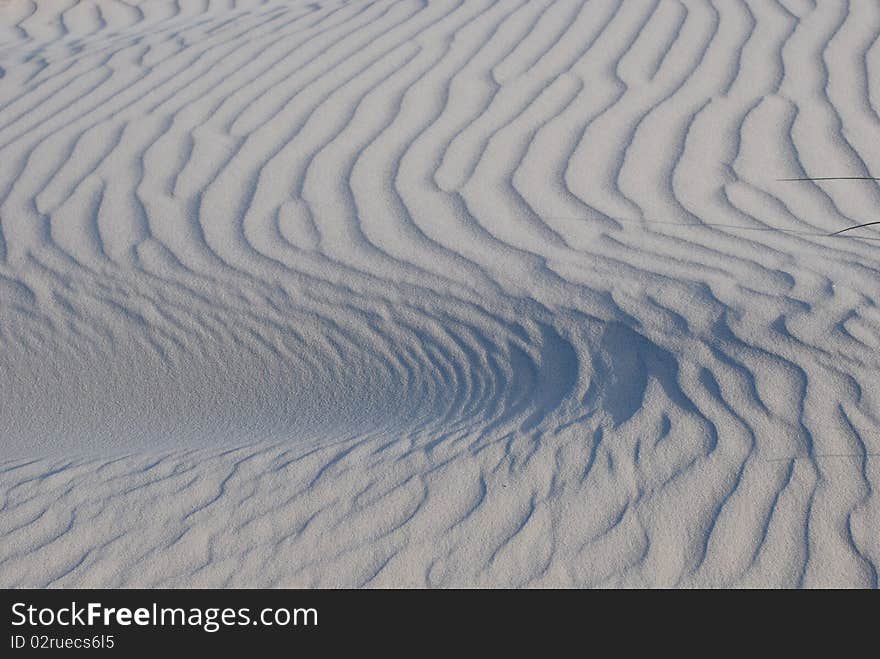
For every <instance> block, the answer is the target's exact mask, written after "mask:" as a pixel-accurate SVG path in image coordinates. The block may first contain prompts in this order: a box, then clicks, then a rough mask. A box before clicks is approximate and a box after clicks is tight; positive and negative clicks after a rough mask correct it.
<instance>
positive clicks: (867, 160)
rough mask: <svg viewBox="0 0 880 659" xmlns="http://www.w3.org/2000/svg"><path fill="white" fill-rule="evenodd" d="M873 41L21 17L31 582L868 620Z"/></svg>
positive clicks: (318, 12) (0, 47) (520, 14)
mask: <svg viewBox="0 0 880 659" xmlns="http://www.w3.org/2000/svg"><path fill="white" fill-rule="evenodd" d="M878 35H880V3H876V2H871V1H867V0H866V1H861V0H858V1H852V2H842V1H841V2H837V1H835V0H829V1H827V2H821V1H820V2H818V3H814V2H811V1H808V0H779V1H777V2H773V1H770V0H731V1H730V2H728V1H726V0H725V1H723V2H722V1H721V0H716V1H714V2H709V1H708V0H682V1H681V2H679V1H677V0H659V1H654V2H652V1H647V0H646V1H642V0H625V1H624V2H617V1H615V0H590V1H589V2H580V1H577V2H576V1H561V2H546V1H543V0H533V1H529V2H518V1H513V0H503V1H501V2H498V3H492V2H487V1H485V0H467V1H466V2H452V1H445V0H440V1H437V2H427V3H422V2H415V1H403V2H388V1H384V0H380V1H378V2H352V3H344V2H315V3H308V2H282V1H279V0H266V1H257V0H252V1H234V2H233V0H222V1H221V0H142V1H138V0H128V1H123V0H83V1H81V2H76V1H74V0H2V1H0V67H2V68H0V73H2V78H0V448H2V462H0V493H2V497H0V537H2V540H0V585H2V586H46V585H48V586H294V585H305V586H360V585H369V586H453V585H457V586H462V585H463V586H501V585H504V586H508V585H513V586H527V585H528V586H682V587H688V586H874V587H876V586H877V585H878V573H877V570H878V565H880V494H878V489H880V391H878V387H877V382H878V369H880V350H878V349H880V310H878V302H880V231H878V229H877V227H874V228H865V229H859V230H857V231H852V232H847V233H845V234H843V235H842V236H839V237H834V238H831V237H828V236H827V234H829V233H831V232H834V231H838V230H840V229H843V228H845V227H848V226H851V225H855V224H861V223H866V222H872V221H877V220H880V187H878V183H877V182H875V181H859V180H855V181H853V180H845V181H840V180H834V181H819V182H811V181H805V182H791V181H780V180H778V179H783V178H792V177H828V176H832V177H833V176H857V177H858V176H871V175H880V147H878V144H880V139H878V138H880V40H878Z"/></svg>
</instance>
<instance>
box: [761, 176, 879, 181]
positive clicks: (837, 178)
mask: <svg viewBox="0 0 880 659" xmlns="http://www.w3.org/2000/svg"><path fill="white" fill-rule="evenodd" d="M776 180H777V181H880V177H878V176H815V177H810V176H805V177H802V178H778V179H776Z"/></svg>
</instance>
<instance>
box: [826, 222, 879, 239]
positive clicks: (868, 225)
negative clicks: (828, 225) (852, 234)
mask: <svg viewBox="0 0 880 659" xmlns="http://www.w3.org/2000/svg"><path fill="white" fill-rule="evenodd" d="M877 224H880V222H866V223H865V224H857V225H856V226H854V227H847V228H846V229H841V230H840V231H835V232H834V233H829V234H828V235H829V236H839V235H840V234H842V233H843V232H844V231H852V230H853V229H861V228H863V227H872V226H875V225H877Z"/></svg>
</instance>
